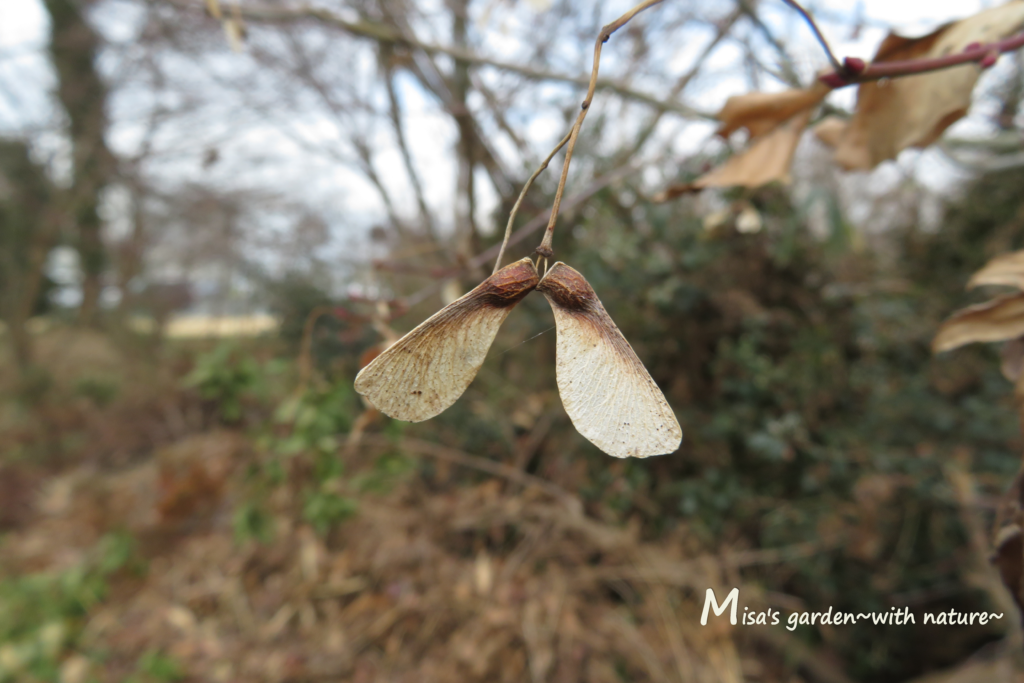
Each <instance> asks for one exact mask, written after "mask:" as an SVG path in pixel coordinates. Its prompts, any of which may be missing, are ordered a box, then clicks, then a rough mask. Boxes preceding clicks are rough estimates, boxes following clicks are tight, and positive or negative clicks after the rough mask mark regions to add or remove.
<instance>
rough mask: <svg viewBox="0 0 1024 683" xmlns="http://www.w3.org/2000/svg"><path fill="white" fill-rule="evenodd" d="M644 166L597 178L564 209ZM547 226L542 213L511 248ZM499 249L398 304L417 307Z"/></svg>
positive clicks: (635, 164)
mask: <svg viewBox="0 0 1024 683" xmlns="http://www.w3.org/2000/svg"><path fill="white" fill-rule="evenodd" d="M642 165H643V162H642V161H639V160H638V161H634V162H633V163H631V164H627V165H625V166H622V167H620V168H617V169H615V170H614V171H611V172H610V173H608V174H607V175H603V176H601V177H600V178H597V179H596V180H594V181H593V182H591V183H590V184H589V185H587V186H586V187H585V188H583V189H582V190H580V191H579V192H577V193H576V194H572V195H569V197H567V198H566V199H565V208H566V209H572V208H574V207H576V206H578V205H579V204H582V203H583V202H585V201H587V200H588V199H590V198H591V197H593V196H594V195H595V194H597V193H598V192H600V191H601V190H603V189H604V188H606V187H608V186H609V185H611V184H612V183H614V182H616V181H618V180H621V179H622V178H624V177H626V176H627V175H629V174H630V173H632V172H634V171H636V170H637V169H638V168H640V167H641V166H642ZM546 223H547V217H546V214H541V215H539V216H537V217H535V218H534V219H533V220H530V221H528V222H527V223H526V224H525V225H523V226H522V227H520V228H519V229H518V230H516V231H515V232H514V233H512V236H511V237H510V238H509V239H508V246H511V245H513V244H518V243H519V242H522V241H523V240H524V239H526V238H527V237H529V236H530V235H532V234H533V233H535V232H537V231H538V230H540V229H541V228H543V227H544V226H545V224H546ZM499 248H500V246H499V245H497V244H495V245H493V246H491V247H489V248H487V249H484V250H483V251H482V252H480V253H479V254H477V255H476V256H474V257H473V258H472V259H470V260H469V262H468V263H465V264H462V266H461V267H460V268H459V269H458V270H454V271H451V272H449V273H448V274H446V276H445V278H446V279H444V280H440V281H438V282H434V283H431V284H429V285H427V286H426V287H424V288H423V289H421V290H419V291H418V292H416V293H415V294H412V295H410V296H407V297H405V298H404V299H401V300H399V302H398V303H401V304H402V306H403V307H404V308H405V309H408V308H411V307H412V306H415V305H416V304H418V303H420V302H421V301H423V300H424V299H426V298H427V297H428V296H430V295H431V294H435V293H436V292H439V291H441V289H442V288H443V287H444V285H445V284H446V283H447V282H448V280H450V279H453V278H455V277H458V276H459V275H460V274H462V273H465V272H467V271H468V270H470V269H472V268H477V267H479V266H481V265H483V264H485V263H487V262H488V261H490V260H491V259H492V258H494V256H495V255H496V254H497V253H498V249H499Z"/></svg>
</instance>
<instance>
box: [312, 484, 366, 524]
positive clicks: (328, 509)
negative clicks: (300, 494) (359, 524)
mask: <svg viewBox="0 0 1024 683" xmlns="http://www.w3.org/2000/svg"><path fill="white" fill-rule="evenodd" d="M358 509H359V505H358V503H356V501H355V500H354V499H353V498H350V497H347V496H343V495H340V494H338V493H335V492H333V491H330V490H328V489H327V487H326V486H321V487H320V488H319V489H317V490H313V491H308V492H307V493H306V496H305V501H304V503H303V506H302V518H303V519H304V520H306V521H307V522H309V523H310V524H311V525H312V526H313V528H314V529H316V531H317V533H319V534H326V533H327V532H328V531H330V529H331V527H333V526H334V525H335V524H338V523H339V522H343V521H345V520H346V519H348V518H349V517H352V516H353V515H354V514H356V512H357V511H358Z"/></svg>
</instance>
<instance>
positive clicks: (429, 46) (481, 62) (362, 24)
mask: <svg viewBox="0 0 1024 683" xmlns="http://www.w3.org/2000/svg"><path fill="white" fill-rule="evenodd" d="M171 1H172V2H174V3H175V4H177V5H179V6H183V7H188V8H193V9H198V8H197V7H196V5H195V4H193V3H192V2H188V1H187V0H171ZM241 13H242V16H243V17H244V18H245V19H246V20H248V21H263V22H288V21H302V20H309V19H311V20H314V21H318V22H320V23H322V24H326V25H328V26H334V27H336V28H340V29H342V30H343V31H345V32H347V33H349V34H351V35H353V36H357V37H360V38H368V39H370V40H376V41H378V42H381V43H391V44H395V45H405V46H408V47H414V48H417V49H419V50H422V51H424V52H426V53H428V54H443V55H448V56H449V57H453V58H455V59H458V60H461V61H464V62H467V63H469V64H474V65H478V66H490V67H493V68H495V69H500V70H502V71H508V72H511V73H516V74H519V75H520V76H523V77H525V78H529V79H530V80H535V81H561V82H563V83H573V84H576V85H584V86H586V85H589V83H590V81H589V79H587V78H584V77H580V76H570V75H567V74H560V73H557V72H553V71H546V70H544V69H535V68H531V67H529V66H524V65H522V64H517V63H514V62H506V61H502V60H499V59H491V58H488V57H484V56H482V55H478V54H475V53H473V52H471V51H469V50H464V49H460V48H457V47H449V46H446V45H438V44H435V43H428V42H425V41H422V40H419V39H417V38H415V37H412V36H408V35H405V34H403V33H401V32H399V31H398V30H396V29H395V28H393V27H391V26H388V25H386V24H381V23H378V22H372V21H366V20H358V21H348V20H346V19H343V18H342V17H341V16H339V15H337V14H335V13H334V12H331V11H330V10H326V9H322V8H319V7H308V6H307V7H270V6H261V5H249V4H245V5H242V6H241ZM597 87H598V88H599V89H601V90H609V91H611V92H614V93H615V94H617V95H620V96H622V97H628V98H629V99H631V100H635V101H637V102H643V103H644V104H647V105H649V106H651V107H654V108H656V109H662V110H665V111H670V112H673V113H675V114H679V115H680V116H686V117H689V118H699V119H707V120H714V115H713V114H711V113H709V112H703V111H699V110H697V109H693V108H691V107H687V106H686V105H683V104H680V103H678V102H672V101H665V100H660V99H658V98H657V97H655V96H653V95H650V94H647V93H643V92H640V91H637V90H633V89H632V88H630V87H629V86H628V85H626V84H625V83H619V82H616V81H611V80H599V81H598V82H597Z"/></svg>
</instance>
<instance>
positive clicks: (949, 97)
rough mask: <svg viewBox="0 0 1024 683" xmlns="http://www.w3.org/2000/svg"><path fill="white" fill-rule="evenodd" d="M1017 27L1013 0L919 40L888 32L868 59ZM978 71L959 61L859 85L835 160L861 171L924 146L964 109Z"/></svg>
mask: <svg viewBox="0 0 1024 683" xmlns="http://www.w3.org/2000/svg"><path fill="white" fill-rule="evenodd" d="M1022 25H1024V2H1021V1H1019V0H1015V1H1013V2H1008V3H1006V4H1004V5H1001V6H999V7H994V8H992V9H988V10H985V11H983V12H979V13H978V14H975V15H974V16H971V17H968V18H966V19H963V20H961V21H957V22H953V23H950V24H946V25H945V26H942V27H940V28H939V29H937V30H936V31H933V32H932V33H930V34H928V35H926V36H923V37H921V38H904V37H903V36H899V35H896V34H895V33H890V34H889V35H888V36H887V37H886V38H885V40H883V41H882V44H881V45H880V46H879V48H878V51H877V53H876V54H875V58H874V60H873V63H875V64H878V63H880V62H893V61H902V60H909V59H930V58H936V57H943V56H945V55H950V54H954V53H957V52H962V51H963V50H964V49H965V48H966V47H967V46H968V45H971V44H972V43H981V44H986V43H990V42H993V41H997V40H1000V39H1002V38H1005V37H1007V36H1009V35H1011V34H1013V33H1015V32H1016V31H1018V30H1019V29H1020V28H1021V26H1022ZM980 73H981V68H980V67H979V66H978V65H976V64H965V65H962V66H957V67H953V68H949V69H944V70H942V71H934V72H931V73H925V74H917V75H914V76H905V77H901V78H896V79H892V80H889V81H876V82H867V83H862V84H861V85H860V86H859V88H858V91H857V109H856V112H855V113H854V116H853V119H852V120H851V121H850V124H849V126H847V127H846V129H845V130H844V131H842V135H841V136H840V137H839V140H838V143H837V145H836V152H835V160H836V162H837V163H838V164H840V165H841V166H843V167H844V168H847V169H857V170H867V169H870V168H874V167H875V166H877V165H878V164H880V163H881V162H883V161H885V160H887V159H893V158H895V157H896V155H897V154H899V153H900V151H902V150H904V149H906V148H907V147H927V146H928V145H930V144H931V143H933V142H935V140H937V139H938V137H939V136H940V135H942V133H943V131H945V130H946V128H948V127H949V126H950V125H952V124H953V123H954V122H955V121H957V120H958V119H960V118H961V117H963V116H964V115H965V114H966V113H967V109H968V108H969V107H970V104H971V92H972V91H973V90H974V85H975V83H976V82H977V80H978V76H979V74H980ZM819 137H822V136H819ZM822 139H823V141H826V142H827V139H825V138H824V137H823V138H822Z"/></svg>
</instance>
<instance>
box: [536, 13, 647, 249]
mask: <svg viewBox="0 0 1024 683" xmlns="http://www.w3.org/2000/svg"><path fill="white" fill-rule="evenodd" d="M661 2H662V0H644V2H641V3H640V4H639V5H637V6H636V7H634V8H633V9H631V10H629V11H628V12H626V13H625V14H623V15H622V16H621V17H619V18H618V19H616V20H615V21H613V22H612V23H610V24H608V25H606V26H605V27H604V28H602V29H601V33H600V34H599V35H598V36H597V42H596V43H595V44H594V65H593V67H591V70H590V83H589V85H588V86H587V96H586V97H585V98H584V99H583V104H582V106H581V107H580V113H579V115H578V116H577V117H576V123H575V124H573V127H572V131H570V133H569V143H568V146H567V147H566V148H565V162H564V163H563V164H562V176H561V178H559V180H558V189H557V190H556V191H555V201H554V204H553V205H552V207H551V217H550V218H549V219H548V226H547V229H546V230H545V231H544V238H543V239H542V240H541V243H540V246H539V247H537V250H536V251H537V253H538V254H540V255H541V256H544V257H546V258H550V257H551V256H553V255H554V253H555V252H554V250H553V249H552V248H551V239H552V237H553V235H554V232H555V221H557V220H558V207H559V205H560V204H561V203H562V193H563V192H565V181H566V179H567V178H568V177H569V163H570V162H571V161H572V152H573V149H575V147H576V140H577V139H578V138H579V135H580V128H582V127H583V119H585V118H586V117H587V111H588V110H589V109H590V103H591V102H593V101H594V91H595V90H596V89H597V72H598V68H599V67H600V66H601V48H603V47H604V44H605V43H607V42H608V39H609V38H611V36H612V34H613V33H615V32H616V31H618V30H619V29H620V28H622V27H623V26H625V25H626V24H627V23H628V22H629V20H630V19H632V18H633V17H635V16H636V15H637V14H639V13H640V12H643V11H644V10H645V9H647V8H649V7H653V6H654V5H657V4H659V3H661Z"/></svg>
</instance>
